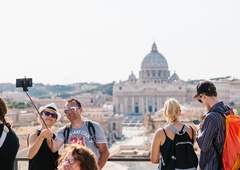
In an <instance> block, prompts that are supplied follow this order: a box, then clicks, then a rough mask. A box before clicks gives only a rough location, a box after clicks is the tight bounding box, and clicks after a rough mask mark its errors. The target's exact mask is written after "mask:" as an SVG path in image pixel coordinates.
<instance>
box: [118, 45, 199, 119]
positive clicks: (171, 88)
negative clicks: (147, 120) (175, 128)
mask: <svg viewBox="0 0 240 170" xmlns="http://www.w3.org/2000/svg"><path fill="white" fill-rule="evenodd" d="M195 89H196V85H195V84H192V83H188V82H185V81H183V80H180V79H179V76H178V75H177V74H176V73H173V74H172V75H171V74H170V71H169V70H168V62H167V60H166V58H165V57H164V56H163V55H162V54H161V53H159V52H158V50H157V46H156V44H155V43H153V45H152V50H151V52H150V53H149V54H147V55H146V56H145V57H144V59H143V61H142V64H141V70H140V71H139V78H138V79H137V78H136V76H135V75H134V74H133V72H132V73H131V74H130V75H129V77H128V79H127V80H126V81H120V82H119V83H115V84H114V87H113V103H114V110H115V113H118V114H132V113H135V114H141V115H145V114H146V113H149V114H154V113H155V112H157V111H158V110H160V109H162V107H163V104H164V102H165V101H166V100H167V99H168V98H171V97H172V98H175V99H177V100H178V101H179V102H180V103H181V104H189V103H190V102H191V101H193V98H192V97H193V95H194V93H195Z"/></svg>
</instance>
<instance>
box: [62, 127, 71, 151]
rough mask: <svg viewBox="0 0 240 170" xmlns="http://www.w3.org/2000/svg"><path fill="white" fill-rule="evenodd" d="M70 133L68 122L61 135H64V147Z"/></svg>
mask: <svg viewBox="0 0 240 170" xmlns="http://www.w3.org/2000/svg"><path fill="white" fill-rule="evenodd" d="M69 133H70V124H67V125H66V127H65V128H64V130H63V136H64V147H66V144H67V141H68V137H69Z"/></svg>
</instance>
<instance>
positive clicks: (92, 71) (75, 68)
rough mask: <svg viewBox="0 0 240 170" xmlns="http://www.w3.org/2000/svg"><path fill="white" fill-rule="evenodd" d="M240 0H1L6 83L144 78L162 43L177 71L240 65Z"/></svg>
mask: <svg viewBox="0 0 240 170" xmlns="http://www.w3.org/2000/svg"><path fill="white" fill-rule="evenodd" d="M239 5H240V1H237V0H230V1H227V2H219V1H217V0H213V1H201V2H196V1H194V2H193V1H191V0H183V1H176V0H174V1H158V0H150V1H137V0H132V1H126V0H123V1H119V2H112V1H110V0H103V1H101V2H100V1H96V0H94V1H89V2H88V1H86V2H79V1H65V0H60V1H54V0H48V1H47V0H43V1H30V0H23V1H21V2H20V1H16V0H13V1H5V0H0V22H1V27H0V56H1V59H2V62H1V63H2V64H1V67H0V72H1V78H0V83H15V81H16V79H17V78H23V77H24V76H26V77H27V78H33V83H43V84H51V85H54V84H63V85H66V84H72V83H78V82H87V83H91V82H97V83H101V84H106V83H111V82H113V81H116V82H119V81H120V80H122V81H124V80H127V79H128V76H129V75H130V74H131V72H132V71H133V73H134V74H135V76H136V77H137V78H138V77H139V71H140V70H141V63H142V61H143V59H144V57H145V56H146V55H147V54H148V53H150V51H151V47H152V44H153V43H154V42H155V43H156V45H157V49H158V51H159V52H160V53H161V54H162V55H163V56H164V57H165V58H166V60H167V62H168V67H169V71H170V74H171V75H172V74H173V73H174V72H176V73H177V74H178V76H179V78H180V79H182V80H186V81H187V80H188V79H210V78H214V77H225V76H231V77H232V78H240V75H239V73H238V71H237V68H238V63H237V59H238V58H239V54H240V49H239V48H238V44H239V40H240V32H239V31H238V30H239V29H240V24H239V22H238V16H240V11H239V10H238V7H239Z"/></svg>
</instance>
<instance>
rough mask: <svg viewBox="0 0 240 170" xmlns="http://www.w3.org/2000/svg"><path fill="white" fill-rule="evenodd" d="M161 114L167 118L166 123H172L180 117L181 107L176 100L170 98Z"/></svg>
mask: <svg viewBox="0 0 240 170" xmlns="http://www.w3.org/2000/svg"><path fill="white" fill-rule="evenodd" d="M163 112H164V115H165V116H166V117H167V118H168V121H169V122H170V123H174V122H176V121H177V120H178V117H179V116H180V115H181V105H180V103H179V102H178V101H177V100H176V99H173V98H170V99H168V100H166V101H165V103H164V106H163Z"/></svg>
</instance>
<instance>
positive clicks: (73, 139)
mask: <svg viewBox="0 0 240 170" xmlns="http://www.w3.org/2000/svg"><path fill="white" fill-rule="evenodd" d="M92 123H93V126H94V129H95V138H96V142H97V143H107V141H106V137H105V134H104V132H103V129H102V127H101V126H100V124H99V123H97V122H93V121H92ZM65 127H66V126H63V127H61V128H59V129H58V131H57V136H56V139H60V140H62V141H64V135H63V133H64V129H65ZM72 143H79V144H82V145H84V146H86V147H88V148H90V149H91V150H92V151H93V152H94V153H95V155H96V157H97V159H99V157H100V152H99V150H98V148H97V147H96V146H95V145H94V142H93V140H92V139H91V137H90V133H89V131H88V122H87V121H85V122H84V124H83V125H82V126H81V127H79V128H72V126H70V132H69V137H68V141H67V144H72Z"/></svg>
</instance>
